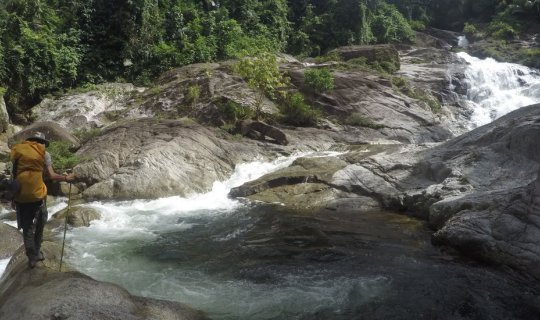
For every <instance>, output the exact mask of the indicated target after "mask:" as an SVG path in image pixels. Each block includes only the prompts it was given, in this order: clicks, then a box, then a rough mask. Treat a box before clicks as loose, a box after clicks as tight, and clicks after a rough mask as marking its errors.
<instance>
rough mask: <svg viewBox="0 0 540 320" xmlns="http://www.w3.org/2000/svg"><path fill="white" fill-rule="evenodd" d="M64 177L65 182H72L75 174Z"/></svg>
mask: <svg viewBox="0 0 540 320" xmlns="http://www.w3.org/2000/svg"><path fill="white" fill-rule="evenodd" d="M65 177H66V182H73V180H75V174H74V173H73V172H72V173H69V174H67V175H65Z"/></svg>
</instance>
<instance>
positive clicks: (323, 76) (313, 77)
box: [304, 68, 335, 92]
mask: <svg viewBox="0 0 540 320" xmlns="http://www.w3.org/2000/svg"><path fill="white" fill-rule="evenodd" d="M304 79H305V80H306V84H307V85H308V86H310V87H311V88H312V89H315V90H318V91H323V92H324V91H329V90H333V89H334V87H335V86H334V76H333V75H332V73H331V72H330V71H329V70H328V69H326V68H322V69H310V70H307V71H306V72H305V73H304Z"/></svg>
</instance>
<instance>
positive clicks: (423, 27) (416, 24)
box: [409, 20, 426, 31]
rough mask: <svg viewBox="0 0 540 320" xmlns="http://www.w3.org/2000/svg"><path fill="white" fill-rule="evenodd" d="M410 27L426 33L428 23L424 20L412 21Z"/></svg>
mask: <svg viewBox="0 0 540 320" xmlns="http://www.w3.org/2000/svg"><path fill="white" fill-rule="evenodd" d="M409 25H410V26H411V28H412V29H413V30H416V31H424V30H426V23H425V22H424V21H422V20H410V21H409Z"/></svg>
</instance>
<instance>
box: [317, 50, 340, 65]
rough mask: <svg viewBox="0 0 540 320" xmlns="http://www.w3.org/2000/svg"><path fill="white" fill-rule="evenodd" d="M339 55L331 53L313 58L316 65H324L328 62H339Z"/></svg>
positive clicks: (335, 52) (334, 52)
mask: <svg viewBox="0 0 540 320" xmlns="http://www.w3.org/2000/svg"><path fill="white" fill-rule="evenodd" d="M341 60H343V59H342V58H341V55H340V54H339V53H338V52H337V51H331V52H329V53H328V54H326V55H324V56H319V57H316V58H315V62H316V63H325V62H329V61H341Z"/></svg>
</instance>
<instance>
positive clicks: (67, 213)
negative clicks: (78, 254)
mask: <svg viewBox="0 0 540 320" xmlns="http://www.w3.org/2000/svg"><path fill="white" fill-rule="evenodd" d="M70 208H71V182H70V183H69V194H68V206H67V211H66V216H65V219H64V240H62V253H61V254H60V268H59V269H58V271H60V272H62V260H63V259H64V246H65V245H66V231H67V221H68V216H69V209H70Z"/></svg>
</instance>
